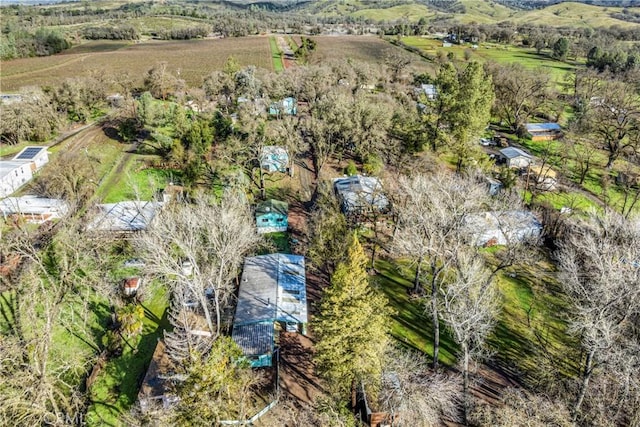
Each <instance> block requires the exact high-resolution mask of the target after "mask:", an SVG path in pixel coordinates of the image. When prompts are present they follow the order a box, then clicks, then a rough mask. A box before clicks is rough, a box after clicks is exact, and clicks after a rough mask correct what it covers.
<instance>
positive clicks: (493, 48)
mask: <svg viewBox="0 0 640 427" xmlns="http://www.w3.org/2000/svg"><path fill="white" fill-rule="evenodd" d="M401 41H402V43H404V44H406V45H407V46H411V47H416V48H418V49H420V50H421V51H423V52H424V53H426V54H427V55H430V56H432V57H435V56H436V55H437V53H438V51H442V52H444V53H445V54H448V53H449V52H452V53H453V54H454V55H455V58H456V60H459V61H462V60H464V54H465V51H469V53H470V55H471V56H470V60H472V61H479V62H487V61H494V62H497V63H500V64H511V63H518V64H520V65H522V66H523V67H526V68H530V69H540V70H541V71H542V72H544V73H547V74H550V75H551V77H552V81H553V82H554V83H556V84H557V85H559V84H561V83H562V82H564V78H565V75H566V74H567V73H569V72H571V71H573V70H574V69H575V66H574V65H571V64H568V63H566V62H562V61H557V60H555V59H553V58H551V57H549V56H548V55H547V54H545V53H544V52H543V53H541V54H538V53H536V51H535V49H529V48H524V47H517V46H511V45H502V44H497V43H481V44H480V45H479V47H478V48H477V49H472V47H471V44H464V45H453V46H451V47H446V48H445V47H442V41H440V40H436V39H429V38H424V37H418V36H410V37H403V38H402V39H401Z"/></svg>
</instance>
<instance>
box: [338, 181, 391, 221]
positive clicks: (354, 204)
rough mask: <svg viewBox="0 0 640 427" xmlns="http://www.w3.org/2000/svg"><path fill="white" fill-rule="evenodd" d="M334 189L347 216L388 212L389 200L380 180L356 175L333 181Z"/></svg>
mask: <svg viewBox="0 0 640 427" xmlns="http://www.w3.org/2000/svg"><path fill="white" fill-rule="evenodd" d="M333 188H334V190H335V192H336V195H337V196H338V199H339V200H340V207H341V209H342V212H344V213H345V214H348V215H351V214H354V215H358V214H363V213H368V212H371V211H373V210H377V211H381V212H383V211H386V210H387V209H388V207H389V199H387V196H386V195H385V194H384V191H383V189H382V184H381V183H380V180H379V179H378V178H376V177H372V176H362V175H354V176H349V177H344V178H336V179H334V180H333Z"/></svg>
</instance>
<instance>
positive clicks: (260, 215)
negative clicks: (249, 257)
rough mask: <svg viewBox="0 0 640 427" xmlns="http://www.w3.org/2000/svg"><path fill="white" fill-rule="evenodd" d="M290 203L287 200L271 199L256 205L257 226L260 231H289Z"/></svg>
mask: <svg viewBox="0 0 640 427" xmlns="http://www.w3.org/2000/svg"><path fill="white" fill-rule="evenodd" d="M288 212H289V205H288V204H287V202H281V201H280V200H274V199H269V200H265V201H264V202H261V203H258V205H257V206H256V227H257V228H258V233H275V232H278V231H287V228H288V227H289V222H288Z"/></svg>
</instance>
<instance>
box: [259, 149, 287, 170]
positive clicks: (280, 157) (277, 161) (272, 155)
mask: <svg viewBox="0 0 640 427" xmlns="http://www.w3.org/2000/svg"><path fill="white" fill-rule="evenodd" d="M260 167H261V168H262V169H263V170H265V171H267V172H285V173H286V172H288V171H289V153H287V150H286V149H285V148H284V147H282V146H280V145H266V146H264V147H262V150H261V152H260Z"/></svg>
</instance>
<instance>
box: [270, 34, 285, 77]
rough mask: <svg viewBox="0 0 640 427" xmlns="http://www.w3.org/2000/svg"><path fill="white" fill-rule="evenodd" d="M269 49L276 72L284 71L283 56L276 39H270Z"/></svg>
mask: <svg viewBox="0 0 640 427" xmlns="http://www.w3.org/2000/svg"><path fill="white" fill-rule="evenodd" d="M269 47H270V48H271V60H272V62H273V69H274V71H276V72H278V73H279V72H281V71H284V62H282V56H281V53H282V52H280V48H279V47H278V43H277V42H276V38H275V37H269Z"/></svg>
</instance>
